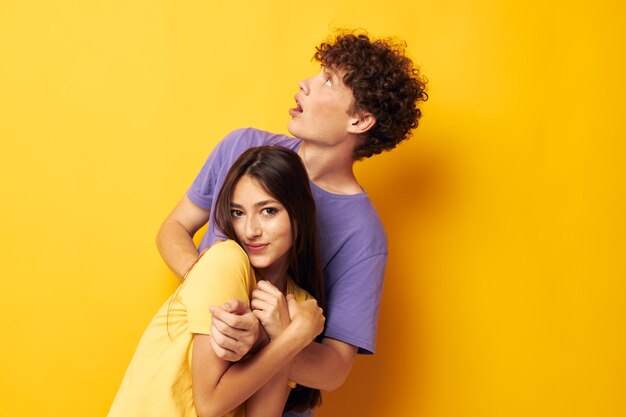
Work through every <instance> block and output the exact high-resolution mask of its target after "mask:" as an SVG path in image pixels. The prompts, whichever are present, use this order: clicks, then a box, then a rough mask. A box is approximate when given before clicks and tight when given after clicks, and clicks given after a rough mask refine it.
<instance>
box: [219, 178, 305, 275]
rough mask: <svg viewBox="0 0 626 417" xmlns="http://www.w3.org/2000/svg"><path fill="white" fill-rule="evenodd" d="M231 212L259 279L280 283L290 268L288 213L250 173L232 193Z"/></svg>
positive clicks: (237, 233)
mask: <svg viewBox="0 0 626 417" xmlns="http://www.w3.org/2000/svg"><path fill="white" fill-rule="evenodd" d="M230 215H231V219H232V224H233V229H234V231H235V234H236V235H237V238H238V239H239V241H240V242H241V244H242V246H243V249H244V250H245V251H246V253H247V254H248V257H249V258H250V263H251V264H252V266H253V267H254V269H255V272H256V273H257V275H258V279H266V280H268V281H271V282H275V283H280V282H281V281H280V280H281V279H282V278H283V277H284V276H285V274H286V272H287V267H288V264H287V262H288V261H287V259H288V253H289V249H290V248H291V245H292V244H293V239H292V235H291V222H290V220H289V214H288V213H287V210H286V209H285V207H283V205H282V204H281V203H279V202H278V201H277V200H276V199H275V198H274V197H272V196H271V195H269V194H268V193H267V191H266V190H265V188H264V187H263V185H261V183H260V182H259V181H257V180H256V179H254V178H252V177H250V176H249V175H244V176H243V177H241V178H240V179H239V181H238V182H237V184H236V185H235V188H234V190H233V193H232V199H231V202H230Z"/></svg>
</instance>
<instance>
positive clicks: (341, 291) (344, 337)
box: [324, 253, 387, 354]
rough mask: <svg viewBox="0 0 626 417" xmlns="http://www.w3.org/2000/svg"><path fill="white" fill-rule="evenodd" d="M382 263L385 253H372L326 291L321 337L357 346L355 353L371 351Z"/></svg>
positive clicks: (376, 319)
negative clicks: (324, 319)
mask: <svg viewBox="0 0 626 417" xmlns="http://www.w3.org/2000/svg"><path fill="white" fill-rule="evenodd" d="M386 263H387V254H385V253H383V254H378V255H373V256H370V257H368V258H366V259H363V260H361V261H360V262H358V263H357V264H355V265H353V266H352V267H351V268H350V269H348V270H347V271H346V272H345V273H344V274H343V275H342V276H341V277H340V278H339V279H337V281H336V282H335V283H334V285H333V287H332V288H331V289H330V290H329V291H328V301H327V309H326V310H327V312H328V315H327V320H326V331H325V333H324V337H329V338H332V339H337V340H340V341H342V342H346V343H349V344H351V345H354V346H357V347H358V352H359V353H366V354H371V353H374V348H375V344H376V332H377V328H378V310H379V307H380V299H381V294H382V289H383V279H384V275H385V266H386Z"/></svg>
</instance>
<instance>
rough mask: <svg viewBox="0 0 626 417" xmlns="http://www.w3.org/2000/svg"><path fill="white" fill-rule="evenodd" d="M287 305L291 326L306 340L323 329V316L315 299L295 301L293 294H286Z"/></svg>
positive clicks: (324, 319)
mask: <svg viewBox="0 0 626 417" xmlns="http://www.w3.org/2000/svg"><path fill="white" fill-rule="evenodd" d="M287 305H288V308H289V315H290V317H291V326H292V327H294V328H295V329H296V330H297V331H298V333H300V334H301V335H302V337H303V338H305V339H306V340H307V341H308V342H311V341H313V339H315V337H316V336H317V335H318V334H320V333H321V332H322V331H323V330H324V322H325V321H326V318H325V317H324V314H323V311H322V309H321V308H320V307H319V306H318V305H317V301H316V300H313V299H311V300H306V301H296V299H295V298H294V296H293V295H291V294H289V295H287Z"/></svg>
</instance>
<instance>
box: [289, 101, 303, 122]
mask: <svg viewBox="0 0 626 417" xmlns="http://www.w3.org/2000/svg"><path fill="white" fill-rule="evenodd" d="M295 99H296V107H293V108H291V109H289V114H290V115H291V117H294V116H297V115H299V114H301V113H302V107H301V106H300V102H299V101H298V97H297V96H296V97H295Z"/></svg>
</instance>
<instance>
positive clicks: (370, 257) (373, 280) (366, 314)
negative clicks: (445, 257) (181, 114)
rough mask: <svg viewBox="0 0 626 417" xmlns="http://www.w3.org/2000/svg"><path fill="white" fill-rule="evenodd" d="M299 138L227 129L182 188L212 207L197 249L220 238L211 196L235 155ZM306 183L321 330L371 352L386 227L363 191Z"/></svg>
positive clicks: (294, 146)
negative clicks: (320, 281) (320, 279)
mask: <svg viewBox="0 0 626 417" xmlns="http://www.w3.org/2000/svg"><path fill="white" fill-rule="evenodd" d="M300 143H301V141H300V140H299V139H296V138H293V137H289V136H285V135H280V134H272V133H268V132H264V131H261V130H257V129H251V128H248V129H239V130H235V131H233V132H231V133H230V134H228V135H227V136H226V137H225V138H224V139H223V140H222V141H221V142H220V143H219V144H218V145H217V146H216V147H215V149H214V150H213V152H211V155H210V156H209V158H208V159H207V160H206V162H205V164H204V166H203V167H202V169H201V170H200V173H199V174H198V176H197V177H196V179H195V180H194V182H193V184H192V185H191V187H190V188H189V189H188V190H187V196H188V197H189V199H190V200H191V201H192V202H193V203H195V204H196V205H198V206H200V207H202V208H205V209H207V210H210V211H211V217H210V219H209V225H208V228H207V232H206V234H205V235H204V237H203V238H202V241H201V243H200V247H199V250H202V249H204V248H205V247H208V246H210V245H211V244H213V243H214V242H215V241H216V240H218V239H221V238H223V236H222V235H221V234H220V233H219V231H217V230H216V229H215V221H214V205H213V201H214V200H215V199H217V194H218V192H219V190H220V189H221V187H222V185H223V183H224V179H225V178H226V174H227V173H228V170H229V169H230V167H231V166H232V164H233V163H234V162H235V161H236V160H237V158H238V157H239V155H241V154H242V153H243V152H244V151H245V150H246V149H248V148H252V147H255V146H262V145H279V146H283V147H285V148H288V149H291V150H293V151H294V152H296V151H297V150H298V147H299V146H300ZM311 189H312V191H313V197H314V199H315V203H316V209H317V222H318V225H317V229H318V234H319V247H320V255H321V258H322V267H323V270H324V275H325V279H326V290H327V307H326V311H325V312H324V314H325V316H326V331H325V333H324V336H325V337H329V338H332V339H337V340H340V341H342V342H345V343H349V344H351V345H354V346H357V347H358V352H359V353H374V346H375V342H376V330H377V326H378V307H379V305H380V297H381V293H382V287H383V276H384V272H385V264H386V262H387V236H386V234H385V230H384V229H383V225H382V223H381V221H380V218H379V217H378V214H377V213H376V209H375V208H374V206H373V205H372V203H371V201H370V200H369V198H368V197H367V195H366V194H365V193H360V194H354V195H340V194H332V193H329V192H327V191H324V190H322V189H321V188H319V187H318V186H316V185H315V184H314V183H311Z"/></svg>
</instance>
